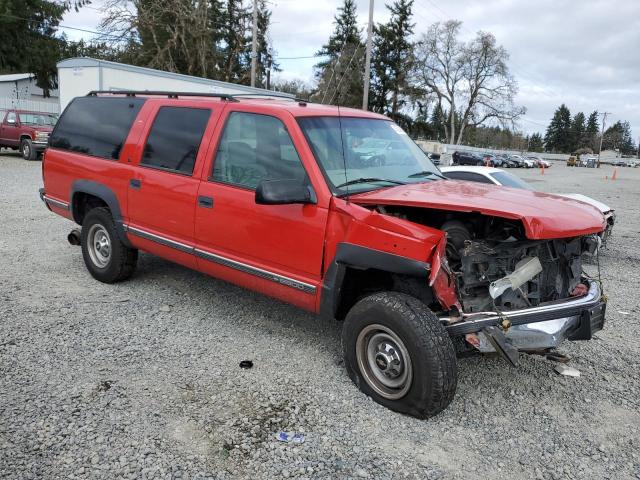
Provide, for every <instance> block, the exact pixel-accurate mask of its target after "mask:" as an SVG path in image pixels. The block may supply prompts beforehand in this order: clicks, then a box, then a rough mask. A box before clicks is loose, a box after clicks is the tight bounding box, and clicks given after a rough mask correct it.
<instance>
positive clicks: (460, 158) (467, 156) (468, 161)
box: [451, 152, 485, 166]
mask: <svg viewBox="0 0 640 480" xmlns="http://www.w3.org/2000/svg"><path fill="white" fill-rule="evenodd" d="M451 158H452V160H453V164H454V165H479V166H482V165H484V164H485V161H484V159H483V157H482V155H480V154H478V153H471V152H453V155H452V156H451Z"/></svg>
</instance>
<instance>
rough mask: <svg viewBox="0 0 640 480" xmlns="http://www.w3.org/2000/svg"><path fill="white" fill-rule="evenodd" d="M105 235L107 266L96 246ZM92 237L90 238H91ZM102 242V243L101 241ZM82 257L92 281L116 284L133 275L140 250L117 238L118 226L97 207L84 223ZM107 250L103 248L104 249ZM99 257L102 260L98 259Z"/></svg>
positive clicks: (107, 213)
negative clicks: (100, 236) (107, 252)
mask: <svg viewBox="0 0 640 480" xmlns="http://www.w3.org/2000/svg"><path fill="white" fill-rule="evenodd" d="M95 232H98V233H99V234H100V235H102V236H103V238H104V236H106V241H107V242H108V247H109V248H108V251H109V255H108V259H107V260H106V261H105V263H104V264H100V263H99V261H100V260H104V257H102V256H99V255H98V253H97V252H98V250H96V247H95V246H90V242H91V243H92V244H95V242H96V241H97V240H96V238H97V237H96V235H97V234H98V233H95ZM90 237H91V238H90ZM98 243H99V242H98ZM81 244H82V258H83V259H84V264H85V265H86V267H87V270H89V273H90V274H91V276H92V277H93V278H95V279H96V280H99V281H100V282H103V283H116V282H121V281H122V280H126V279H127V278H129V277H131V275H133V272H134V271H135V269H136V263H137V262H138V250H136V249H134V248H128V247H127V246H126V245H125V244H124V243H122V241H121V240H120V237H118V233H117V231H116V225H115V222H114V221H113V217H112V216H111V212H110V211H109V209H108V208H103V207H100V208H94V209H92V210H90V211H89V213H87V215H86V216H85V217H84V221H83V222H82V235H81ZM103 248H104V247H103ZM96 257H99V258H98V259H96Z"/></svg>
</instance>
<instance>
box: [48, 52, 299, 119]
mask: <svg viewBox="0 0 640 480" xmlns="http://www.w3.org/2000/svg"><path fill="white" fill-rule="evenodd" d="M57 66H58V85H59V89H60V109H61V110H64V108H65V107H66V106H67V104H68V103H69V102H70V101H71V100H72V99H73V98H74V97H78V96H83V95H86V94H87V93H89V92H90V91H92V90H112V91H117V90H156V91H174V92H198V93H238V94H239V93H257V94H267V95H268V94H270V93H273V92H271V91H269V90H264V89H261V88H251V87H247V86H245V85H236V84H234V83H227V82H220V81H217V80H209V79H207V78H200V77H192V76H189V75H182V74H179V73H171V72H164V71H162V70H154V69H152V68H144V67H135V66H133V65H126V64H124V63H116V62H108V61H105V60H96V59H95V58H86V57H83V58H69V59H66V60H62V61H61V62H58V65H57ZM292 97H293V95H292Z"/></svg>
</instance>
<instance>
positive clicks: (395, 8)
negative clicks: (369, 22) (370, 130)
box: [370, 0, 415, 118]
mask: <svg viewBox="0 0 640 480" xmlns="http://www.w3.org/2000/svg"><path fill="white" fill-rule="evenodd" d="M412 7H413V0H396V1H394V2H393V4H392V5H391V6H389V5H386V8H387V9H388V10H389V12H390V13H391V17H390V18H389V21H388V22H387V23H386V24H383V25H381V24H378V26H377V27H376V28H375V37H374V41H373V52H372V62H371V63H372V74H373V75H372V76H373V81H372V83H371V84H372V87H373V88H372V103H371V107H370V108H371V110H374V111H377V112H381V113H387V114H389V115H390V116H391V117H392V118H395V117H396V115H397V114H398V111H399V109H400V108H401V107H402V106H403V104H404V100H403V99H402V95H403V94H404V93H406V92H407V90H408V88H409V85H408V82H407V72H408V71H410V70H411V64H412V57H413V55H412V48H413V44H412V42H411V41H410V37H411V35H412V34H413V28H414V26H415V24H414V23H412V22H411V16H412V11H411V10H412ZM389 96H390V97H391V98H388V97H389ZM389 102H390V104H389Z"/></svg>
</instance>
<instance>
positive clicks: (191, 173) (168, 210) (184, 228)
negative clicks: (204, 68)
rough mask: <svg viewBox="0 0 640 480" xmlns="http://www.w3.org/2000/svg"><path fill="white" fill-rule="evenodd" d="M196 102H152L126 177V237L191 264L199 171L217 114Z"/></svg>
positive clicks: (149, 248)
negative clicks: (127, 223) (142, 133)
mask: <svg viewBox="0 0 640 480" xmlns="http://www.w3.org/2000/svg"><path fill="white" fill-rule="evenodd" d="M192 103H193V102H192ZM201 105H202V104H197V103H196V104H189V103H183V104H180V103H178V104H176V102H172V103H170V104H164V105H163V104H160V105H157V104H156V105H153V107H152V108H154V109H155V111H154V112H152V113H151V114H150V117H149V120H148V122H147V125H148V126H147V129H146V138H143V139H142V140H141V141H140V143H139V145H138V148H137V152H136V157H137V158H136V163H137V165H136V167H135V168H133V169H132V176H131V178H130V179H129V194H128V200H129V202H128V203H129V209H128V217H129V225H128V227H127V228H128V232H129V234H130V238H132V239H133V237H135V239H134V242H135V243H136V245H137V246H139V247H141V248H142V249H144V250H147V251H150V252H152V253H157V254H159V255H161V256H164V257H168V258H170V259H171V260H173V261H176V262H178V263H182V264H184V265H187V266H190V267H196V261H195V257H194V256H193V255H192V250H193V243H194V214H195V204H196V196H197V193H198V185H199V183H200V173H201V169H202V163H203V160H204V155H205V151H206V147H207V143H208V142H207V139H209V138H210V137H211V130H212V129H213V128H214V127H215V121H216V119H217V118H218V116H219V112H217V111H215V110H216V109H215V108H212V107H211V106H210V105H207V106H201Z"/></svg>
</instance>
